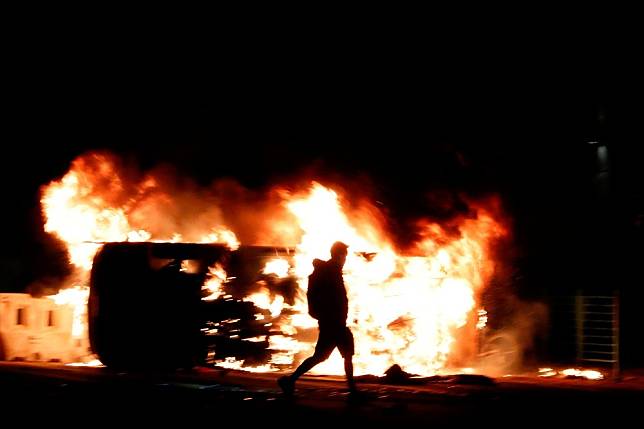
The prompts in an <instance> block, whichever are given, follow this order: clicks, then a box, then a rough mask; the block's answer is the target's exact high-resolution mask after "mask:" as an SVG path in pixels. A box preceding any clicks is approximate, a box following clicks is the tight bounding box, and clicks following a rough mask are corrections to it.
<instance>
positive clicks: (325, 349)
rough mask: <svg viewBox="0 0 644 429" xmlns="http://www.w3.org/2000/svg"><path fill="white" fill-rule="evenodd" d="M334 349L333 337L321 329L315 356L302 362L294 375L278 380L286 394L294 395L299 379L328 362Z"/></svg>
mask: <svg viewBox="0 0 644 429" xmlns="http://www.w3.org/2000/svg"><path fill="white" fill-rule="evenodd" d="M334 348H335V344H334V342H333V337H332V336H330V335H328V332H327V331H326V330H323V329H320V334H319V336H318V342H317V344H316V345H315V353H313V356H311V357H309V358H307V359H305V360H304V362H302V363H301V364H300V366H298V367H297V369H296V370H295V372H293V374H291V375H285V376H283V377H280V378H279V379H278V380H277V383H278V384H279V385H280V387H281V388H282V390H283V391H284V393H286V394H292V393H293V391H294V390H295V382H296V381H297V379H298V378H300V377H301V376H302V375H304V374H305V373H306V372H307V371H309V370H310V369H311V368H313V367H314V366H315V365H317V364H319V363H320V362H323V361H325V360H327V359H328V358H329V356H330V355H331V352H332V351H333V349H334Z"/></svg>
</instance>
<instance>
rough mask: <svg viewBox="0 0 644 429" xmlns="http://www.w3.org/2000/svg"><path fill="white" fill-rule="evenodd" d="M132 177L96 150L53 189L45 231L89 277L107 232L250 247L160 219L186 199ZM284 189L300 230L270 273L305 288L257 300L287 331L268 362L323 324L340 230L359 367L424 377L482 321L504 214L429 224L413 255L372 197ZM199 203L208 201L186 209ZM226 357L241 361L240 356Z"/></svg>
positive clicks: (220, 271) (337, 369)
mask: <svg viewBox="0 0 644 429" xmlns="http://www.w3.org/2000/svg"><path fill="white" fill-rule="evenodd" d="M124 177H125V176H124V175H123V173H122V171H121V170H119V168H117V166H116V162H115V161H114V159H113V158H112V157H110V156H109V155H104V154H91V155H87V156H84V157H81V158H78V159H77V160H75V161H74V162H73V164H72V168H71V169H70V171H69V172H68V173H67V174H66V175H65V176H64V177H63V178H62V179H61V180H59V181H55V182H52V183H51V184H49V185H48V186H46V187H44V188H43V193H42V200H41V201H42V207H43V213H44V215H45V219H46V222H45V230H46V231H48V232H50V233H52V234H55V235H56V236H57V237H58V238H60V239H61V240H62V241H63V242H65V243H66V245H67V248H68V251H69V255H70V263H71V264H73V265H74V266H75V267H78V269H79V270H80V271H81V272H83V273H85V275H86V274H87V273H88V271H89V270H90V269H91V264H92V258H93V256H94V254H95V253H96V251H97V250H98V249H99V247H100V243H102V242H106V241H126V240H127V241H146V240H150V241H183V240H184V237H185V239H186V240H187V241H193V242H195V241H196V242H223V243H226V244H227V245H228V246H229V247H230V248H231V249H236V248H237V247H238V246H239V244H240V243H239V241H238V240H237V237H236V235H235V233H233V232H232V231H231V230H229V229H228V228H227V227H225V226H223V225H222V221H221V219H219V218H213V219H212V220H210V219H206V222H202V221H200V222H190V219H186V220H183V218H182V217H181V216H177V218H179V219H182V221H177V220H176V219H175V218H172V219H173V220H175V221H173V222H162V221H159V220H158V219H157V217H159V216H160V217H162V218H163V217H164V216H170V215H169V214H168V212H171V213H172V214H175V215H176V210H178V209H177V207H179V206H181V203H180V202H178V201H175V199H174V198H173V197H172V196H171V195H170V194H168V193H167V192H164V191H162V190H161V186H160V185H159V180H157V179H156V178H155V177H153V176H151V175H148V176H146V177H145V178H144V179H143V180H141V181H138V182H137V181H133V183H129V182H128V181H127V180H125V179H124ZM130 182H132V181H130ZM281 195H283V196H284V201H283V203H284V207H286V209H287V210H288V213H290V216H292V219H291V221H289V222H286V221H284V220H283V219H279V220H278V219H275V220H274V225H272V227H273V228H275V230H276V231H277V230H279V231H280V233H281V232H283V229H284V228H285V225H289V226H290V227H291V228H292V229H293V231H289V233H290V235H289V236H296V237H299V244H297V246H296V253H295V254H294V256H293V262H292V266H291V264H290V263H289V262H288V261H286V260H283V259H275V260H272V261H269V262H268V264H266V266H265V267H264V273H265V274H275V275H277V276H278V277H280V278H282V277H286V276H288V275H293V276H294V277H296V278H297V281H298V286H299V293H298V294H297V295H296V299H295V302H294V303H292V305H289V304H288V303H286V302H285V300H284V298H283V297H282V296H281V295H279V294H277V295H275V294H274V291H270V290H268V288H264V289H263V290H260V291H259V292H257V293H255V294H253V295H251V296H249V297H247V298H246V299H247V300H251V301H253V302H254V303H255V305H256V306H257V307H259V308H261V309H264V310H268V311H269V312H270V314H271V318H272V319H273V320H271V321H270V322H269V323H268V324H267V326H268V325H270V324H273V323H274V326H273V328H274V329H273V328H272V332H273V331H274V332H277V331H278V330H279V332H280V333H281V335H272V336H270V338H269V349H271V350H272V351H273V357H272V359H271V362H270V364H271V365H272V366H270V367H267V368H268V369H267V368H264V367H262V368H261V369H258V370H260V371H264V370H274V369H275V368H276V367H277V366H283V365H291V364H294V363H296V362H297V361H298V360H299V359H301V358H303V357H305V356H306V355H307V354H310V353H311V352H312V349H313V344H312V343H311V342H310V337H311V335H310V333H311V332H313V331H312V329H313V328H315V326H316V322H315V320H313V319H312V318H311V317H310V316H309V315H308V312H307V309H308V307H307V303H306V298H305V296H306V293H305V292H306V288H307V276H308V275H309V274H310V273H311V271H312V268H313V266H312V261H313V260H314V259H315V258H320V259H327V258H328V256H329V249H330V247H331V245H332V243H333V242H335V241H338V240H340V241H343V242H345V243H347V244H348V245H349V246H350V249H349V250H350V253H349V255H348V257H347V262H346V265H345V267H344V279H345V284H346V286H347V292H348V295H349V305H350V308H349V318H348V323H349V326H350V327H351V329H352V331H353V333H354V336H355V339H356V355H355V357H354V365H355V368H356V373H358V374H364V373H372V374H382V373H383V372H384V371H385V370H386V369H387V368H388V367H389V366H391V365H392V364H394V363H397V364H399V365H401V366H402V367H403V368H405V370H406V371H408V372H412V373H417V374H423V375H430V374H434V373H436V372H437V371H439V370H440V369H442V368H444V367H445V366H446V365H447V363H448V358H449V357H450V353H451V352H452V351H453V348H454V344H455V342H456V341H457V339H458V338H459V332H460V331H459V330H462V329H463V327H465V326H467V325H468V323H469V322H470V321H474V322H473V323H472V327H475V325H476V317H477V314H476V312H475V311H476V308H477V306H476V303H477V299H478V296H479V293H480V292H481V290H482V288H483V287H484V286H485V284H486V283H487V281H488V279H489V278H490V276H491V275H492V274H493V272H494V261H493V259H492V256H491V254H490V247H491V245H492V244H493V243H494V241H495V240H496V239H498V238H499V237H501V236H503V235H504V234H505V230H504V228H503V226H502V225H501V224H500V223H499V221H498V219H495V218H494V216H493V213H492V212H491V211H489V210H487V209H485V208H484V207H477V208H476V213H475V215H473V216H470V217H468V218H465V219H459V221H458V223H455V225H450V229H449V232H448V229H446V228H445V227H444V226H441V225H439V224H436V223H430V222H422V223H419V224H418V234H419V236H420V240H418V241H417V242H416V243H415V245H414V246H413V248H411V249H407V253H406V254H403V253H401V252H400V251H399V250H398V249H396V246H395V245H394V243H393V241H392V240H391V239H390V237H389V236H388V234H387V233H386V230H385V228H384V226H383V225H382V224H381V222H379V220H378V219H379V217H378V214H377V211H376V210H375V209H374V207H372V206H370V205H367V204H363V205H362V206H361V207H360V208H358V209H351V210H349V209H348V208H347V207H343V204H342V201H343V200H342V199H341V198H340V196H339V195H338V194H337V193H336V192H335V191H333V190H331V189H329V188H326V187H324V186H322V185H321V184H319V183H315V182H314V183H313V184H312V186H311V187H310V189H308V190H307V192H306V193H304V194H297V195H291V194H289V193H287V192H282V193H281ZM177 198H178V197H177ZM214 209H216V207H214ZM193 212H198V210H191V211H190V212H189V213H187V214H186V216H191V215H193ZM293 220H294V221H295V222H293ZM160 224H162V225H161V226H160ZM168 224H170V225H172V226H174V230H169V229H168V227H167V225H168ZM454 231H457V232H456V233H455V232H454ZM226 279H227V277H226V272H225V270H224V268H223V267H222V266H220V265H216V266H214V267H211V268H210V275H209V277H208V280H207V282H206V283H205V284H204V286H203V288H204V289H206V290H207V291H208V293H209V296H208V297H207V298H205V299H216V298H218V297H219V296H221V295H223V294H224V292H223V290H222V289H223V287H222V285H223V284H224V283H225V281H226ZM61 293H62V292H61ZM85 302H86V301H85ZM83 305H85V304H83ZM260 316H261V317H262V318H263V317H264V316H263V315H260ZM479 316H481V317H483V316H484V315H482V314H479ZM482 320H483V319H479V323H483V322H482ZM305 337H308V339H307V340H306V341H305V340H304V339H303V338H305ZM222 365H227V367H241V364H240V362H239V361H235V360H234V359H228V360H226V361H225V362H223V363H222ZM342 368H343V365H342V361H341V359H340V356H339V354H335V355H333V356H332V358H331V359H330V360H328V361H327V362H325V363H324V364H322V365H319V366H318V367H316V368H315V370H316V372H318V373H327V374H329V373H333V374H338V373H342V372H343V369H342Z"/></svg>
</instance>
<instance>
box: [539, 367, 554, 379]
mask: <svg viewBox="0 0 644 429" xmlns="http://www.w3.org/2000/svg"><path fill="white" fill-rule="evenodd" d="M555 375H557V371H555V370H553V369H552V368H539V377H554V376H555Z"/></svg>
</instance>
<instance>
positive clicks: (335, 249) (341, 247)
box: [331, 241, 349, 267]
mask: <svg viewBox="0 0 644 429" xmlns="http://www.w3.org/2000/svg"><path fill="white" fill-rule="evenodd" d="M348 248H349V246H347V245H346V244H344V243H343V242H341V241H336V242H335V243H333V246H331V260H332V261H334V262H335V263H337V264H338V265H339V266H340V267H343V266H344V263H345V261H346V260H347V253H348V250H347V249H348Z"/></svg>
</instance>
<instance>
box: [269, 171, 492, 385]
mask: <svg viewBox="0 0 644 429" xmlns="http://www.w3.org/2000/svg"><path fill="white" fill-rule="evenodd" d="M285 203H286V205H287V207H288V208H289V210H290V211H291V212H292V213H293V214H294V215H295V217H296V219H297V222H298V225H299V227H300V228H301V229H302V230H303V234H302V238H301V241H300V243H299V244H298V246H297V253H296V255H295V257H294V261H295V262H294V267H293V268H294V272H295V274H296V276H297V278H298V281H299V287H300V290H301V294H300V300H299V301H298V302H297V303H296V304H295V306H294V309H295V310H296V312H297V313H296V314H295V315H292V316H286V317H285V318H283V320H282V322H281V323H282V324H281V328H282V330H283V331H285V332H295V333H297V332H299V331H300V330H306V329H310V328H311V327H312V326H315V321H314V320H313V319H311V318H310V317H309V316H308V315H307V305H306V301H305V292H306V288H307V277H308V275H309V274H310V273H311V272H312V269H313V266H312V262H313V259H315V258H320V259H328V258H329V249H330V247H331V245H332V244H333V242H335V241H337V240H341V241H343V242H344V243H346V244H348V245H349V250H350V252H349V255H348V257H347V262H346V265H345V267H344V279H345V284H346V287H347V292H348V295H349V306H350V309H349V318H348V323H349V326H350V327H351V329H352V331H353V333H354V336H355V339H356V355H355V357H354V366H355V370H356V373H357V374H364V373H371V374H382V373H384V371H385V370H387V368H389V367H390V366H391V365H392V364H394V363H398V364H399V365H400V366H402V367H403V368H405V370H406V371H408V372H412V373H416V374H434V373H436V372H437V371H438V370H440V369H441V368H443V367H444V366H445V365H446V363H447V361H448V357H449V354H450V351H451V350H452V346H453V343H454V341H455V338H456V336H457V330H458V329H459V328H461V327H463V326H464V325H465V324H466V323H467V321H468V318H470V317H471V315H472V314H476V313H475V312H474V310H475V303H476V299H477V295H478V293H479V292H480V291H481V288H482V287H483V286H484V285H485V282H486V280H487V278H488V277H489V276H490V275H491V273H492V271H493V269H494V266H493V261H492V259H491V257H490V255H489V253H488V246H489V245H490V244H491V241H492V240H493V239H495V238H498V237H500V236H501V235H503V234H504V233H505V231H504V229H503V228H502V227H501V226H500V225H499V223H497V222H496V221H495V220H494V219H493V218H492V217H491V216H490V214H488V213H487V212H485V211H483V210H482V209H481V210H479V213H478V214H477V216H476V217H474V218H471V219H465V220H464V221H463V222H462V224H461V225H460V236H458V237H455V238H452V239H450V237H449V236H448V234H447V233H446V232H445V231H444V230H443V229H442V228H441V227H440V226H439V225H437V224H430V223H425V224H422V225H421V226H420V228H421V236H422V237H424V238H423V239H422V240H421V241H420V242H418V243H416V248H415V249H412V250H413V252H414V254H415V256H403V255H400V254H398V253H397V252H396V251H395V250H394V245H393V243H392V242H391V241H390V239H389V238H388V237H387V235H386V234H385V233H384V231H383V229H382V227H381V226H380V225H379V224H378V223H377V222H376V221H373V220H372V219H373V217H371V218H370V216H369V215H368V213H367V212H366V211H361V212H359V213H355V214H353V217H352V219H350V218H349V216H348V215H347V214H346V213H345V211H344V210H343V208H342V206H341V203H340V198H339V197H338V195H337V193H336V192H334V191H333V190H331V189H328V188H326V187H324V186H322V185H320V184H318V183H314V184H313V185H312V187H311V188H310V190H309V191H308V192H307V193H306V194H305V195H302V196H294V197H291V198H288V199H287V200H286V201H285ZM293 336H295V337H297V335H293ZM273 347H275V348H279V345H277V344H274V345H273ZM283 348H285V349H287V351H288V350H290V351H292V352H293V353H292V354H293V355H294V354H295V353H296V352H299V356H300V357H302V356H305V355H306V354H310V353H311V352H312V350H313V344H309V346H308V347H305V346H304V345H303V344H300V345H299V347H293V346H292V345H289V344H287V345H286V347H283ZM279 358H280V361H281V362H283V361H284V358H285V356H284V354H281V355H280V356H279ZM314 372H317V373H325V374H329V373H333V374H341V373H342V372H343V363H342V359H341V357H340V355H339V353H337V351H336V352H335V353H334V354H333V355H332V357H331V359H329V360H328V361H327V362H324V363H322V364H321V365H319V366H317V367H316V368H314Z"/></svg>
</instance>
